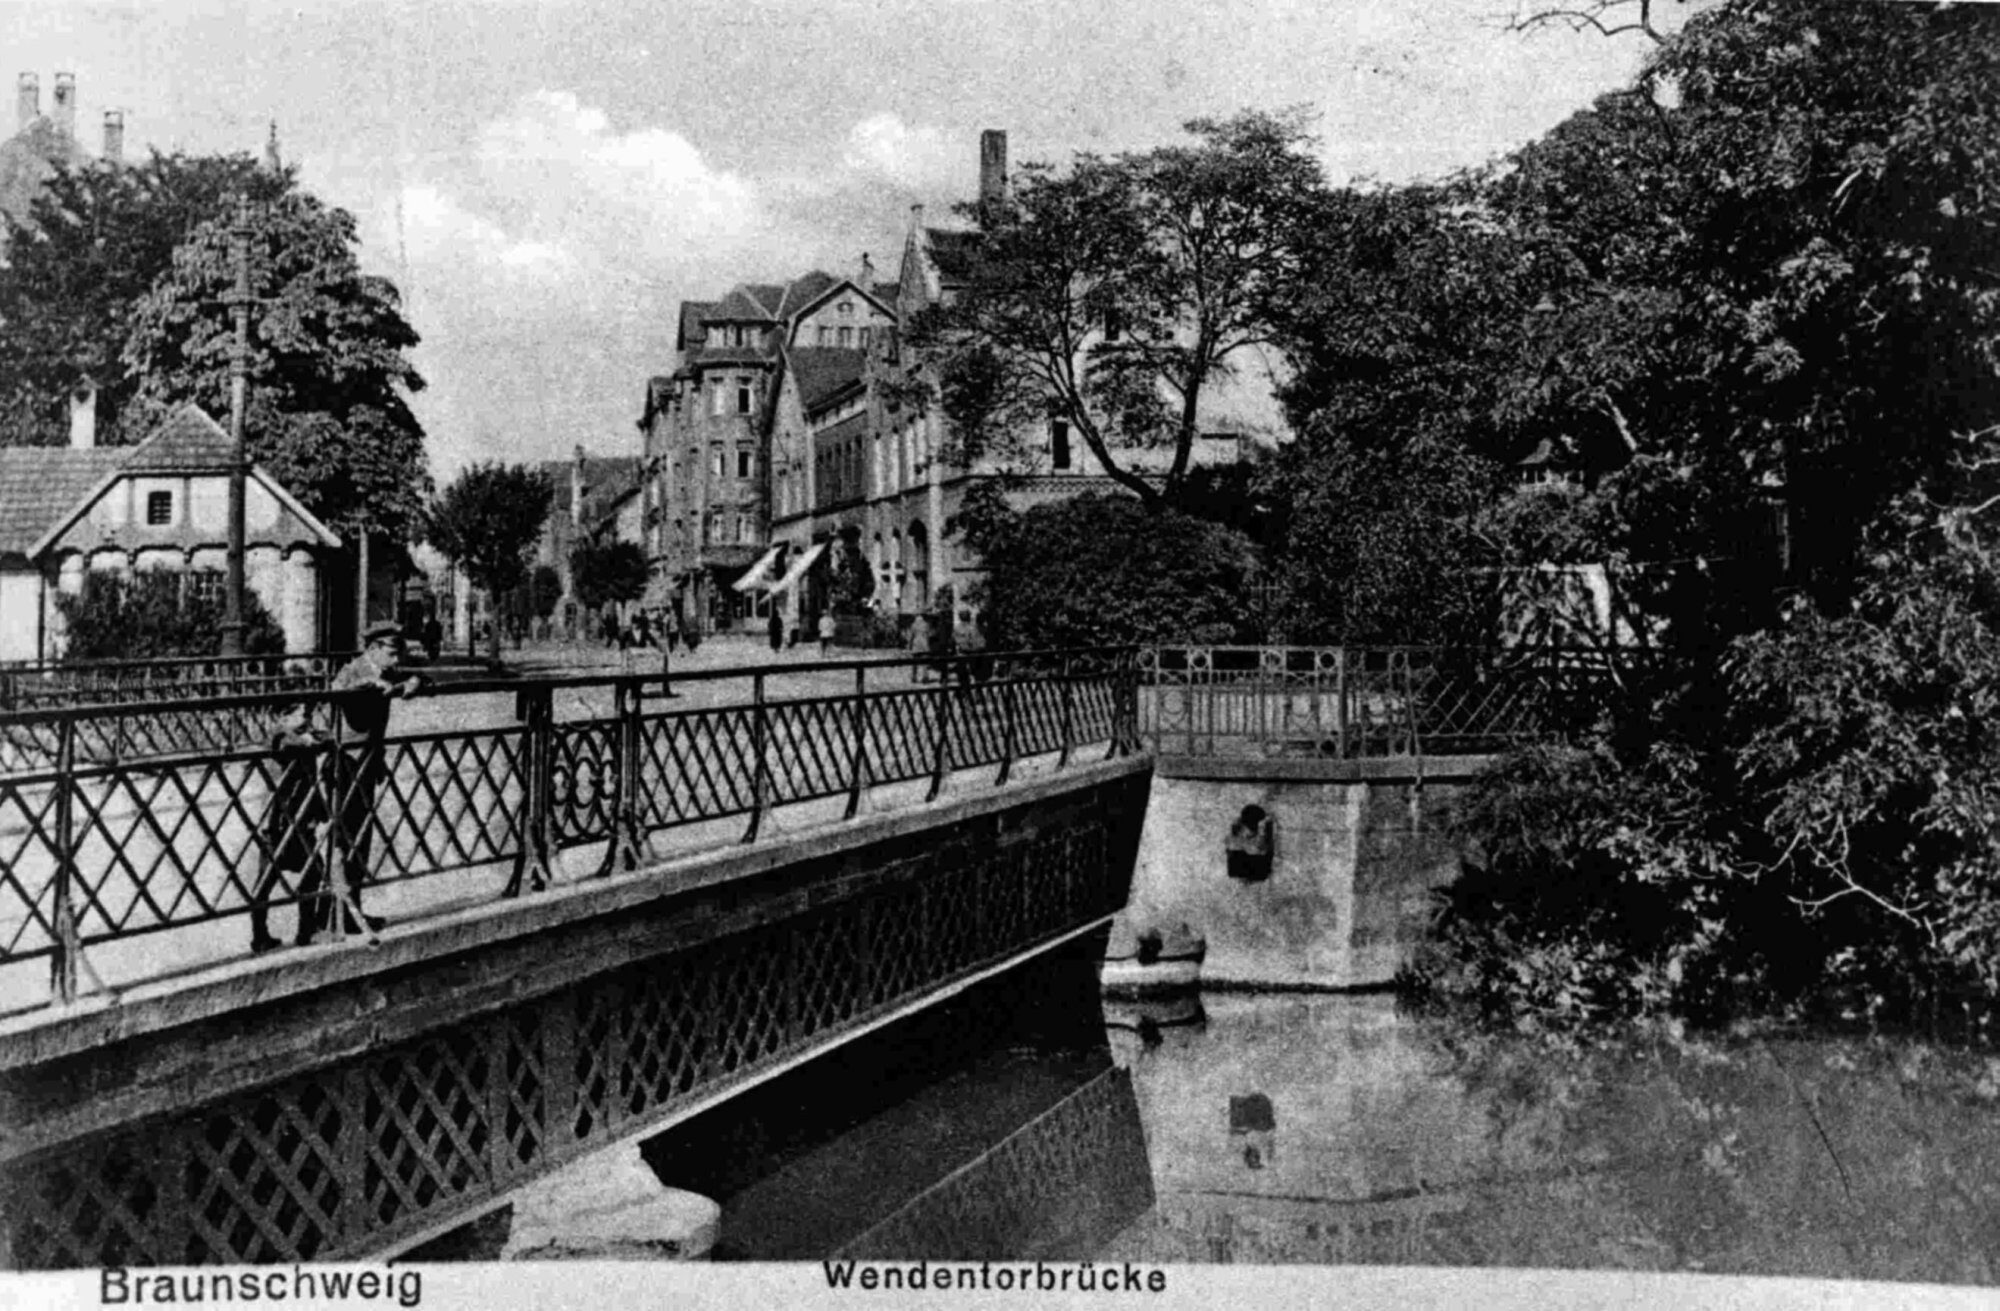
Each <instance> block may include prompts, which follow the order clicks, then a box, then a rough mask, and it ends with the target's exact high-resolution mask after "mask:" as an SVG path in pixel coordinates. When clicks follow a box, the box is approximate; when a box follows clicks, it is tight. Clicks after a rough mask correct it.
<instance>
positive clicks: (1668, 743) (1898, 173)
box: [1301, 0, 2000, 1024]
mask: <svg viewBox="0 0 2000 1311" xmlns="http://www.w3.org/2000/svg"><path fill="white" fill-rule="evenodd" d="M1647 79H1648V82H1649V84H1650V85H1651V86H1653V87H1655V88H1657V87H1660V86H1671V87H1673V88H1675V90H1676V94H1675V95H1672V96H1662V97H1659V98H1657V99H1656V98H1655V96H1654V95H1652V94H1649V93H1648V92H1647V91H1646V90H1644V89H1640V90H1635V91H1633V92H1631V93H1626V94H1623V95H1620V96H1613V97H1609V98H1607V99H1606V100H1604V101H1601V102H1600V103H1599V104H1598V106H1597V107H1595V108H1594V109H1593V110H1592V111H1591V112H1589V113H1587V114H1584V115H1580V116H1578V117H1577V118H1575V119H1573V120H1571V121H1570V122H1569V123H1567V124H1565V125H1563V126H1562V127H1561V128H1559V129H1557V130H1556V131H1555V132H1553V133H1551V134H1550V135H1549V136H1548V137H1546V138H1544V139H1543V140H1542V141H1540V142H1537V143H1535V144H1534V145H1532V146H1530V147H1528V148H1526V149H1524V150H1523V151H1522V152H1520V153H1519V154H1518V155H1517V156H1516V158H1515V160H1514V161H1513V167H1512V168H1511V169H1509V170H1507V171H1505V172H1504V173H1501V174H1496V175H1494V176H1492V177H1489V178H1483V179H1476V180H1473V181H1471V182H1468V183H1467V186H1468V188H1469V192H1468V194H1469V195H1471V197H1472V201H1471V202H1470V203H1474V204H1476V205H1477V206H1478V212H1480V213H1481V214H1482V215H1484V216H1486V217H1487V218H1488V219H1490V221H1491V222H1492V223H1493V224H1494V225H1495V229H1496V231H1497V232H1498V233H1499V234H1500V235H1499V236H1498V237H1496V238H1495V240H1496V241H1498V242H1502V243H1510V244H1511V245H1512V248H1513V249H1514V250H1515V251H1516V252H1518V260H1517V262H1516V263H1515V264H1514V266H1513V267H1515V268H1516V270H1517V284H1516V285H1517V286H1518V288H1519V290H1518V292H1517V293H1516V295H1515V296H1514V298H1513V300H1514V305H1515V306H1516V307H1517V308H1518V309H1519V311H1520V312H1519V314H1518V316H1517V317H1514V318H1510V315H1509V313H1508V312H1507V311H1506V310H1505V309H1504V307H1503V309H1502V310H1500V311H1496V312H1495V313H1494V314H1492V315H1490V316H1488V317H1489V322H1490V325H1491V331H1492V341H1493V342H1494V343H1495V344H1496V345H1497V346H1498V347H1500V348H1501V349H1499V350H1498V351H1497V353H1496V354H1495V355H1493V356H1492V372H1491V376H1490V377H1489V378H1488V379H1487V380H1485V381H1482V382H1480V383H1478V385H1477V386H1476V387H1475V388H1474V391H1475V392H1476V393H1477V396H1478V400H1477V403H1476V404H1475V405H1472V406H1468V407H1465V409H1466V411H1467V412H1468V414H1469V415H1476V414H1478V413H1482V412H1483V413H1484V414H1486V415H1487V416H1488V417H1489V419H1490V420H1491V427H1492V428H1493V429H1495V430H1498V429H1500V428H1502V427H1504V426H1505V425H1506V424H1508V423H1515V422H1519V421H1520V420H1522V419H1523V418H1526V419H1527V420H1528V421H1529V422H1530V424H1531V425H1532V423H1536V422H1539V423H1542V424H1544V425H1545V427H1546V430H1547V431H1548V432H1549V433H1553V434H1556V435H1558V436H1559V437H1561V438H1563V439H1564V440H1565V441H1567V442H1568V443H1570V445H1571V448H1572V449H1573V450H1575V451H1576V452H1577V453H1578V454H1579V455H1580V456H1581V457H1582V458H1581V462H1582V463H1583V464H1584V465H1585V466H1586V467H1589V466H1590V464H1591V462H1592V461H1593V460H1596V461H1598V462H1599V463H1598V466H1597V467H1596V468H1595V469H1594V470H1593V474H1594V477H1593V481H1594V485H1593V486H1592V487H1591V488H1590V489H1589V490H1588V491H1587V492H1583V493H1581V494H1579V495H1578V496H1576V497H1575V498H1573V499H1572V500H1571V501H1570V502H1569V508H1568V512H1567V513H1566V514H1565V515H1563V516H1561V518H1560V520H1559V521H1558V523H1557V526H1560V527H1561V528H1562V530H1563V541H1562V548H1563V549H1566V550H1569V551H1572V552H1575V553H1576V554H1577V555H1579V556H1580V557H1583V558H1596V559H1599V560H1602V561H1604V562H1605V563H1606V565H1607V567H1608V568H1609V569H1610V570H1611V571H1612V572H1613V573H1614V575H1616V576H1618V578H1619V579H1620V581H1621V582H1622V584H1623V586H1624V591H1625V592H1626V594H1627V595H1629V596H1630V598H1631V599H1632V601H1633V606H1634V609H1635V611H1637V612H1639V613H1643V614H1646V615H1649V616H1651V618H1650V619H1649V621H1648V622H1647V623H1645V624H1643V625H1641V627H1640V630H1639V632H1638V633H1637V634H1635V641H1636V642H1637V643H1638V644H1640V645H1646V646H1650V647H1652V648H1654V649H1653V651H1652V653H1651V655H1649V656H1648V658H1647V660H1646V661H1645V662H1643V666H1639V665H1635V666H1634V669H1635V672H1640V673H1641V674H1642V676H1635V677H1633V678H1631V679H1630V680H1629V683H1628V685H1629V686H1630V687H1631V689H1632V695H1631V698H1630V700H1629V702H1627V703H1626V704H1624V705H1620V706H1614V707H1611V708H1610V711H1611V713H1610V714H1609V715H1608V716H1607V719H1606V721H1605V723H1604V724H1603V726H1602V728H1601V731H1600V732H1599V734H1597V735H1596V736H1595V738H1594V739H1592V740H1590V741H1586V742H1580V743H1576V744H1573V745H1571V746H1569V747H1563V748H1554V747H1551V748H1544V749H1541V750H1538V751H1535V752H1530V753H1526V754H1524V755H1523V756H1521V757H1519V758H1518V759H1516V760H1514V761H1512V762H1511V763H1510V764H1509V765H1508V766H1506V767H1505V768H1503V769H1501V770H1500V771H1498V772H1496V773H1494V774H1493V775H1491V776H1490V777H1488V778H1487V779H1485V780H1483V781H1482V783H1481V784H1480V786H1479V787H1478V789H1477V791H1476V793H1475V795H1474V797H1473V798H1472V801H1471V804H1470V805H1469V807H1468V809H1467V813H1466V815H1465V816H1464V830H1465V832H1466V833H1467V835H1468V836H1469V837H1471V838H1472V839H1474V840H1475V841H1476V844H1477V845H1476V852H1477V855H1476V858H1475V860H1474V861H1473V868H1472V869H1470V870H1469V871H1468V875H1467V877H1466V878H1465V879H1464V880H1462V881H1461V883H1460V884H1459V885H1458V886H1457V887H1456V888H1455V889H1454V890H1453V892H1452V894H1451V899H1450V906H1449V908H1448V911H1447V914H1446V917H1445V920H1444V924H1443V929H1444V936H1443V939H1442V942H1441V944H1440V946H1439V948H1438V950H1436V951H1434V952H1433V953H1432V954H1431V955H1430V957H1429V958H1428V959H1427V960H1425V961H1424V962H1422V963H1421V965H1420V967H1419V970H1418V972H1417V976H1418V981H1420V982H1422V983H1424V984H1427V985H1428V986H1429V987H1430V988H1431V989H1432V990H1433V991H1436V992H1439V993H1442V994H1446V995H1450V996H1457V997H1462V998H1469V999H1472V1000H1475V1001H1477V1002H1478V1003H1479V1004H1480V1005H1482V1006H1483V1007H1485V1008H1487V1009H1488V1010H1489V1011H1491V1012H1493V1013H1496V1014H1501V1015H1507V1016H1511V1017H1514V1018H1516V1019H1517V1020H1521V1021H1523V1022H1528V1023H1537V1024H1547V1023H1554V1024H1561V1023H1566V1022H1573V1021H1577V1020H1582V1019H1586V1018H1591V1017H1601V1016H1607V1015H1632V1014H1648V1013H1667V1012H1671V1013H1677V1014H1682V1015H1690V1016H1698V1017H1706V1018H1720V1017H1722V1016H1724V1015H1731V1014H1737V1013H1740V1012H1742V1011H1744V1010H1749V1009H1757V1010H1763V1009H1770V1008H1773V1007H1775V1008H1778V1009H1781V1010H1782V1009H1786V1008H1791V1007H1797V1008H1803V1009H1809V1010H1810V1009H1815V1008H1822V1009H1830V1010H1834V1011H1838V1012H1840V1013H1843V1014H1852V1015H1870V1016H1888V1017H1899V1018H1902V1019H1906V1020H1907V1019H1910V1018H1914V1017H1918V1016H1923V1015H1928V1016H1930V1017H1932V1018H1933V1019H1938V1018H1940V1017H1943V1016H1951V1017H1955V1018H1963V1017H1964V1015H1970V1016H1971V1017H1972V1021H1971V1022H1973V1023H1982V1022H1983V1019H1982V1018H1981V1017H1983V1016H1984V1015H1986V1014H1989V1013H1990V1006H1991V1003H1992V1001H1993V1000H1994V999H1995V998H1996V997H2000V886H1996V882H2000V875H1996V873H1995V871H1996V870H2000V801H1996V796H2000V793H1996V791H1995V789H1996V787H2000V777H1996V776H1995V766H1994V764H1993V761H1994V760H1995V758H1996V757H1995V752H1994V744H1993V743H1992V742H1991V741H1990V730H1989V729H1988V728H1987V727H1986V725H1987V724H1988V723H1990V722H1991V721H1992V714H1993V710H1994V708H1995V706H1996V703H1997V702H2000V661H1996V659H1995V657H1994V655H1993V654H1992V653H1993V652H1994V651H1995V650H1996V646H1995V639H1996V638H2000V631H1996V623H2000V609H1996V606H2000V575H1996V569H1995V559H1994V554H1993V544H1992V536H1991V529H1990V528H1989V527H1988V526H1987V524H1986V520H1987V518H1988V517H1989V516H1990V512H1991V511H1992V510H1993V509H1994V508H1995V505H1996V504H2000V502H1996V501H1995V499H1993V498H1994V493H1995V491H1996V490H2000V489H1996V488H1995V487H1994V485H1993V477H1992V472H1991V471H1992V470H1993V469H1994V468H1996V467H2000V442H1996V440H1995V439H1996V438H1997V437H2000V261H1996V260H1995V258H1994V254H1995V252H1996V250H2000V186H1996V183H2000V102H1996V101H1995V100H1994V99H1993V97H1992V95H1991V88H1992V87H1993V86H1994V85H2000V24H1996V21H1995V16H1994V15H1993V14H1992V13H1991V12H1990V11H1978V10H1976V9H1971V8H1943V7H1931V6H1917V5H1853V6H1824V5H1813V4H1806V3H1802V2H1800V0H1733V2H1732V3H1726V4H1723V5H1720V6H1717V7H1716V8H1714V9H1712V10H1710V11H1707V12H1705V13H1703V14H1701V15H1698V16H1696V17H1695V18H1693V19H1691V20H1690V21H1689V22H1688V24H1687V25H1686V27H1685V29H1684V30H1683V31H1682V32H1681V33H1679V34H1678V35H1676V36H1673V37H1671V38H1669V39H1667V40H1666V41H1665V42H1664V43H1663V44H1662V45H1661V47H1660V50H1659V52H1658V54H1657V55H1656V57H1655V58H1654V60H1653V61H1652V64H1651V66H1650V68H1649V70H1648V73H1647ZM1423 299H1424V293H1422V291H1421V289H1418V290H1417V291H1413V292H1410V293H1408V294H1407V295H1405V296H1404V297H1403V299H1402V300H1400V301H1398V302H1396V303H1398V304H1409V303H1412V302H1416V303H1421V302H1422V301H1423ZM1367 326H1368V325H1367V323H1366V322H1363V323H1360V324H1357V325H1355V327H1354V328H1353V329H1352V330H1344V332H1346V335H1345V336H1342V337H1340V338H1339V340H1340V341H1344V342H1345V341H1352V340H1360V341H1362V342H1363V345H1369V344H1370V341H1369V339H1367V338H1366V336H1365V333H1364V332H1363V331H1362V329H1365V328H1367ZM1425 331H1426V329H1425V328H1424V325H1422V324H1412V323H1411V322H1410V321H1407V320H1404V319H1398V318H1396V317H1395V316H1384V322H1383V323H1382V324H1381V325H1380V333H1381V340H1382V341H1383V342H1386V343H1388V347H1389V348H1385V349H1383V351H1382V353H1383V354H1385V355H1386V356H1388V357H1391V358H1393V359H1395V360H1396V361H1397V363H1398V364H1399V365H1402V366H1408V365H1409V363H1410V362H1411V361H1412V360H1420V359H1421V357H1422V356H1423V354H1424V353H1425V352H1426V351H1427V350H1429V349H1430V344H1429V342H1428V340H1427V338H1426V336H1425ZM1302 340H1304V341H1306V344H1307V345H1309V346H1311V345H1313V344H1314V343H1313V341H1312V340H1311V339H1310V338H1309V337H1305V336H1303V335H1302ZM1362 354H1365V352H1357V351H1349V352H1348V354H1347V355H1346V356H1339V355H1336V354H1333V353H1331V352H1329V353H1328V354H1327V356H1326V358H1327V360H1329V361H1336V360H1344V361H1346V362H1351V361H1352V360H1353V359H1355V358H1358V357H1360V356H1361V355H1362ZM1449 368H1450V362H1449V361H1441V362H1439V364H1438V369H1439V370H1442V371H1445V372H1446V374H1447V376H1448V373H1449ZM1385 372H1386V371H1377V372H1375V373H1372V374H1371V373H1370V372H1368V371H1367V370H1360V371H1358V372H1357V376H1358V377H1359V378H1360V379H1361V383H1360V385H1361V387H1362V388H1363V390H1364V392H1365V391H1366V390H1367V389H1369V388H1371V387H1374V386H1375V385H1376V382H1378V381H1379V380H1380V378H1381V377H1383V376H1384V373H1385ZM1302 376H1303V377H1305V379H1306V380H1307V382H1308V383H1312V382H1313V380H1314V379H1315V378H1320V379H1324V380H1325V381H1324V382H1322V383H1321V384H1319V385H1322V386H1324V387H1326V388H1327V389H1328V395H1329V396H1330V397H1334V399H1330V400H1329V401H1328V404H1329V405H1330V406H1339V407H1344V408H1345V410H1346V412H1347V413H1348V414H1354V413H1356V412H1357V411H1358V412H1359V413H1360V414H1361V417H1362V422H1361V424H1360V425H1359V426H1360V431H1359V432H1356V431H1352V430H1348V431H1344V432H1342V434H1341V436H1342V439H1343V440H1344V442H1345V443H1346V445H1347V446H1348V447H1350V448H1352V447H1354V446H1358V445H1365V444H1367V443H1368V442H1369V441H1371V440H1373V439H1374V438H1377V437H1380V436H1382V435H1385V434H1386V433H1387V429H1386V428H1384V427H1371V426H1369V424H1368V423H1367V418H1368V414H1369V410H1368V406H1370V405H1373V404H1376V403H1378V402H1381V401H1383V399H1384V398H1382V397H1375V398H1369V397H1366V396H1364V398H1363V399H1362V401H1360V402H1357V401H1356V400H1355V399H1354V398H1352V397H1343V396H1335V393H1337V392H1338V390H1339V389H1338V386H1337V383H1336V382H1335V375H1334V374H1333V373H1331V372H1326V373H1315V372H1314V371H1313V370H1311V369H1308V370H1305V371H1304V372H1303V375H1302ZM1402 376H1403V377H1404V378H1408V377H1410V376H1412V375H1411V372H1410V369H1409V368H1408V367H1404V368H1403V369H1402ZM1399 385H1400V384H1399ZM1389 391H1390V396H1389V397H1388V399H1394V389H1393V388H1392V389H1389ZM1433 391H1434V394H1436V395H1438V396H1440V397H1444V398H1446V399H1448V392H1447V391H1446V389H1445V388H1443V387H1441V386H1439V387H1435V388H1434V389H1433ZM1307 400H1308V403H1310V399H1309V398H1307ZM1445 412H1446V413H1447V414H1449V412H1450V411H1449V409H1447V410H1446V411H1445ZM1458 428H1459V434H1460V435H1459V437H1458V438H1457V440H1458V442H1459V444H1460V446H1461V448H1462V449H1464V450H1466V451H1467V452H1468V455H1470V456H1476V455H1478V454H1480V451H1479V446H1480V440H1481V439H1480V437H1479V433H1478V429H1477V425H1475V424H1471V423H1464V424H1459V425H1458ZM1531 430H1532V428H1531V427H1530V428H1526V429H1523V431H1524V432H1526V431H1531ZM1445 436H1446V437H1447V438H1448V437H1449V434H1445ZM1620 447H1622V448H1623V454H1622V455H1621V454H1620V449H1619V448H1620ZM1334 449H1337V448H1336V447H1334V446H1333V445H1332V444H1331V443H1326V444H1323V445H1322V446H1321V448H1320V449H1319V450H1317V451H1313V450H1308V451H1306V452H1304V453H1302V456H1301V460H1302V464H1303V465H1305V466H1307V467H1310V464H1311V461H1312V460H1313V459H1314V458H1316V457H1318V456H1322V455H1323V454H1324V453H1325V452H1326V451H1330V450H1334ZM1490 453H1491V452H1490V451H1489V452H1488V454H1490ZM1614 457H1615V458H1614ZM1504 511H1505V506H1504V504H1503V505H1501V506H1499V507H1488V508H1487V509H1485V510H1483V511H1481V512H1480V513H1479V514H1477V515H1474V516H1473V517H1472V518H1471V519H1470V520H1468V521H1466V522H1467V523H1468V524H1469V525H1470V526H1471V528H1472V530H1474V531H1476V532H1478V533H1479V534H1480V535H1481V536H1483V537H1484V538H1485V542H1486V546H1487V548H1488V549H1490V550H1495V551H1499V552H1500V553H1501V554H1502V556H1503V557H1504V556H1505V553H1506V551H1507V550H1508V549H1510V547H1509V541H1508V534H1510V533H1511V534H1514V538H1513V544H1514V546H1515V547H1518V542H1519V540H1520V533H1521V530H1522V529H1523V528H1524V527H1525V526H1532V524H1533V521H1532V520H1531V519H1529V518H1524V517H1523V516H1521V515H1519V514H1513V513H1507V512H1504ZM1301 518H1302V519H1303V518H1304V516H1301ZM1774 521H1775V522H1776V523H1777V524H1779V525H1781V530H1780V531H1778V532H1775V533H1773V532H1770V531H1768V529H1767V527H1766V526H1767V525H1770V524H1772V523H1773V522H1774ZM1550 527H1551V524H1550V523H1549V521H1548V520H1546V519H1544V520H1542V521H1541V523H1540V524H1539V526H1536V527H1534V531H1536V532H1542V533H1544V534H1546V532H1547V531H1548V530H1549V528H1550ZM1961 1007H1963V1008H1968V1009H1967V1010H1966V1011H1965V1012H1963V1013H1962V1012H1961V1009H1960V1008H1961Z"/></svg>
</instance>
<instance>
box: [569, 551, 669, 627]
mask: <svg viewBox="0 0 2000 1311" xmlns="http://www.w3.org/2000/svg"><path fill="white" fill-rule="evenodd" d="M569 576H570V583H571V586H572V587H573V588H574V589H575V592H576V599H577V602H578V603H579V604H580V605H582V606H583V607H584V608H585V609H587V610H596V609H598V608H600V607H602V606H605V605H611V604H614V603H618V602H623V601H636V600H638V599H639V598H640V597H641V596H643V595H645V592H646V580H647V579H648V577H649V576H650V566H649V565H648V564H647V562H646V553H645V552H644V551H643V550H641V549H640V548H639V546H638V545H637V544H636V543H633V542H618V541H612V542H599V541H595V540H589V541H584V542H581V543H579V544H578V545H577V547H576V549H575V550H573V551H571V552H570V557H569Z"/></svg>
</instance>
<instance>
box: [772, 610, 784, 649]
mask: <svg viewBox="0 0 2000 1311" xmlns="http://www.w3.org/2000/svg"><path fill="white" fill-rule="evenodd" d="M768 628H769V632H770V635H771V654H772V655H777V654H778V653H779V652H780V651H783V650H784V649H785V617H784V615H782V614H780V613H778V605H777V602H775V601H774V602H772V603H771V622H770V624H769V626H768Z"/></svg>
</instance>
